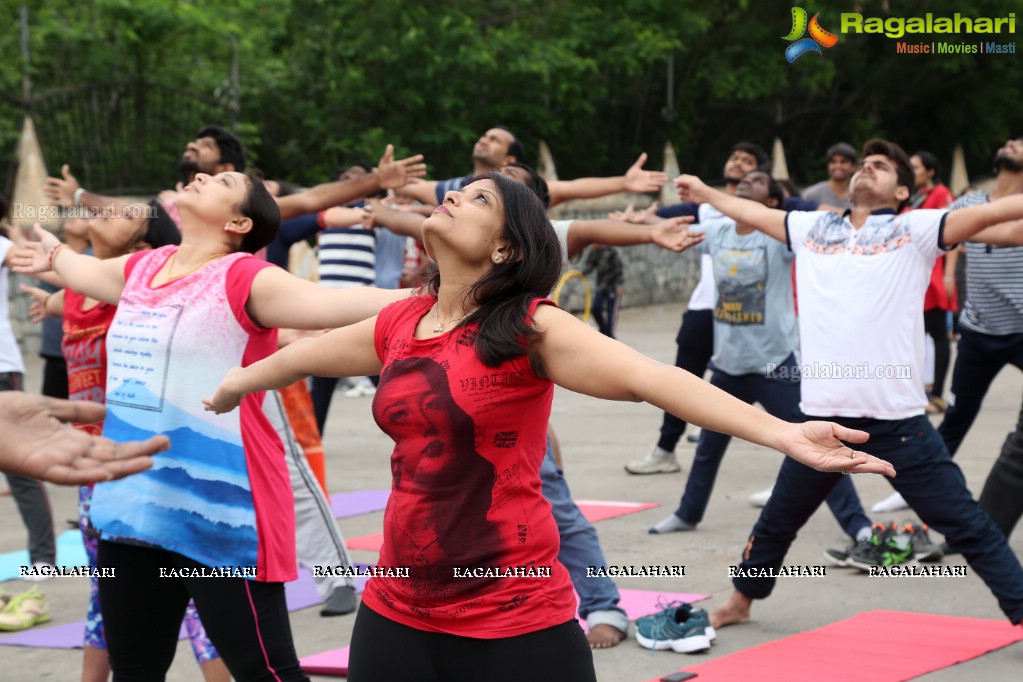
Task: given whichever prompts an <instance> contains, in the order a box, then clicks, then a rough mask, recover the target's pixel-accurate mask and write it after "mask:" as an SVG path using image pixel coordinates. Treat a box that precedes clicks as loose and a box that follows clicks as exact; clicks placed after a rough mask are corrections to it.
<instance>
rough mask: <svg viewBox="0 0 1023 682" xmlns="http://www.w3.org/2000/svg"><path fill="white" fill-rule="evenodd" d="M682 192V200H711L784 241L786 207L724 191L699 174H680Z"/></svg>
mask: <svg viewBox="0 0 1023 682" xmlns="http://www.w3.org/2000/svg"><path fill="white" fill-rule="evenodd" d="M675 187H676V188H677V189H678V196H679V198H680V199H682V201H695V202H696V203H698V204H703V203H706V204H710V205H711V206H713V207H714V208H716V209H717V210H719V211H721V212H722V213H724V214H725V215H726V216H728V217H729V218H731V219H732V220H734V221H735V222H737V223H742V224H743V225H749V226H750V227H754V228H756V229H758V230H760V231H761V232H763V233H764V234H766V235H767V236H768V237H772V238H774V239H777V240H778V241H780V242H782V243H784V242H786V241H787V240H786V237H785V211H781V210H779V209H777V208H768V207H767V206H764V205H763V204H761V203H757V202H756V201H750V200H749V199H742V198H740V197H733V196H732V195H730V194H725V193H724V192H722V191H719V190H716V189H714V188H712V187H708V186H707V185H705V184H704V183H703V180H700V178H698V177H696V176H695V175H680V176H679V177H678V179H677V180H675Z"/></svg>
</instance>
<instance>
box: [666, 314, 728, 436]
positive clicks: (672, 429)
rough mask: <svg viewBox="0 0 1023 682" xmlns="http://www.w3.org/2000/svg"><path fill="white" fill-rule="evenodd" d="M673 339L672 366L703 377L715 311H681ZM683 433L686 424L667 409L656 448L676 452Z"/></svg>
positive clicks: (710, 353)
mask: <svg viewBox="0 0 1023 682" xmlns="http://www.w3.org/2000/svg"><path fill="white" fill-rule="evenodd" d="M675 342H676V343H677V344H678V352H677V353H676V355H675V366H676V367H681V368H682V369H684V370H685V371H687V372H689V373H690V374H695V375H696V376H698V377H700V378H701V379H702V378H703V373H704V372H706V371H707V363H708V362H710V356H711V355H713V354H714V311H713V310H687V311H685V312H684V313H682V326H681V327H680V328H679V330H678V336H677V337H675ZM685 432H686V423H685V422H684V421H682V420H681V419H679V418H678V417H676V416H675V415H673V414H671V413H670V412H665V413H664V421H663V422H662V423H661V438H660V440H658V441H657V447H659V448H661V449H662V450H667V451H668V452H675V446H677V445H678V441H679V438H681V437H682V434H683V433H685Z"/></svg>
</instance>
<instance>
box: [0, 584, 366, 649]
mask: <svg viewBox="0 0 1023 682" xmlns="http://www.w3.org/2000/svg"><path fill="white" fill-rule="evenodd" d="M371 565H372V564H356V566H357V567H359V569H360V570H363V571H364V570H366V568H368V567H369V566H371ZM367 580H368V578H356V579H355V592H356V594H361V593H362V590H363V588H365V587H366V581H367ZM284 597H285V599H286V600H287V602H288V611H298V610H300V609H305V608H309V607H310V606H316V605H317V604H321V603H322V602H323V600H322V599H320V594H319V592H317V591H316V581H314V580H313V576H312V574H310V573H309V571H307V570H305V569H304V568H300V569H299V571H298V580H295V581H293V582H290V583H286V584H285V585H284ZM187 636H188V634H187V633H186V632H185V627H184V626H182V627H181V632H180V633H179V634H178V639H184V638H185V637H187ZM84 638H85V621H84V620H79V621H75V622H73V623H62V624H60V625H42V626H40V627H35V628H30V629H28V630H24V631H22V632H15V633H12V634H10V635H0V646H31V647H37V648H40V649H81V648H82V642H83V640H84Z"/></svg>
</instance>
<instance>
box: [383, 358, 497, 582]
mask: <svg viewBox="0 0 1023 682" xmlns="http://www.w3.org/2000/svg"><path fill="white" fill-rule="evenodd" d="M373 416H374V418H375V419H376V421H377V424H378V425H379V426H380V428H381V429H382V430H383V431H384V432H385V433H386V434H387V435H388V436H390V437H391V438H392V439H393V440H394V442H395V447H394V453H393V454H392V455H391V472H392V475H393V477H394V493H395V494H394V496H393V498H392V499H393V500H394V504H395V514H394V518H395V520H396V522H397V526H398V527H397V529H396V531H397V532H396V533H395V534H394V535H393V538H394V543H393V544H394V550H395V553H396V556H395V557H394V559H395V560H396V561H397V562H398V565H403V566H411V567H412V574H413V577H418V578H425V579H426V583H427V584H426V585H424V590H429V589H436V585H437V584H438V583H445V582H451V584H452V589H453V590H454V591H455V592H461V591H471V590H474V589H479V587H480V582H479V581H474V580H464V579H460V580H454V579H453V578H454V571H453V569H454V567H456V566H458V567H465V566H471V565H484V564H485V562H487V561H488V560H489V558H491V557H495V556H498V555H499V553H500V547H501V542H500V537H499V536H498V533H497V529H496V527H495V526H494V525H493V524H491V523H490V522H489V521H488V520H487V512H488V511H489V509H490V506H491V500H492V491H493V487H494V481H495V472H494V467H493V465H492V464H491V463H490V462H489V461H488V460H487V459H485V458H484V457H483V456H482V455H480V454H479V452H478V451H477V449H476V442H475V440H476V427H475V425H474V423H473V420H472V418H471V417H470V416H469V415H468V414H467V413H466V412H465V411H464V410H463V409H462V408H461V407H460V406H459V405H458V403H456V402H455V400H454V398H453V396H452V394H451V389H450V386H449V384H448V377H447V373H446V371H445V370H444V368H443V367H442V366H441V365H440V364H439V363H437V362H436V361H434V360H432V359H430V358H407V359H404V360H397V361H395V362H393V363H391V364H389V365H387V366H386V367H385V368H384V370H383V372H382V373H381V375H380V387H379V389H378V390H377V393H376V396H375V397H374V400H373ZM430 585H432V586H433V588H431V587H430ZM449 592H450V590H449Z"/></svg>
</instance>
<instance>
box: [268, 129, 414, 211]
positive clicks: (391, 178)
mask: <svg viewBox="0 0 1023 682" xmlns="http://www.w3.org/2000/svg"><path fill="white" fill-rule="evenodd" d="M422 161H423V155H422V154H416V155H415V156H410V157H408V158H405V159H399V160H397V161H395V160H394V146H393V145H387V150H386V151H385V152H384V155H383V156H381V157H380V163H379V164H378V165H377V167H376V168H374V169H373V172H372V173H369V174H367V175H364V176H362V177H360V178H354V179H352V180H344V181H338V182H328V183H324V184H322V185H317V186H315V187H313V188H312V189H309V190H306V191H305V192H299V193H298V194H290V195H288V196H286V197H281V198H279V199H277V207H278V208H279V209H280V210H281V220H288V219H289V218H294V217H295V216H300V215H304V214H306V213H317V212H318V211H323V210H325V209H328V208H331V207H332V206H341V205H343V204H347V203H348V202H349V201H352V200H353V199H358V198H359V197H364V196H366V195H367V194H372V193H373V192H377V191H379V190H381V189H393V188H395V187H401V186H402V185H404V184H405V183H407V182H408V181H409V180H410V179H412V178H419V177H422V176H423V175H424V174H425V173H426V164H424V163H422Z"/></svg>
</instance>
